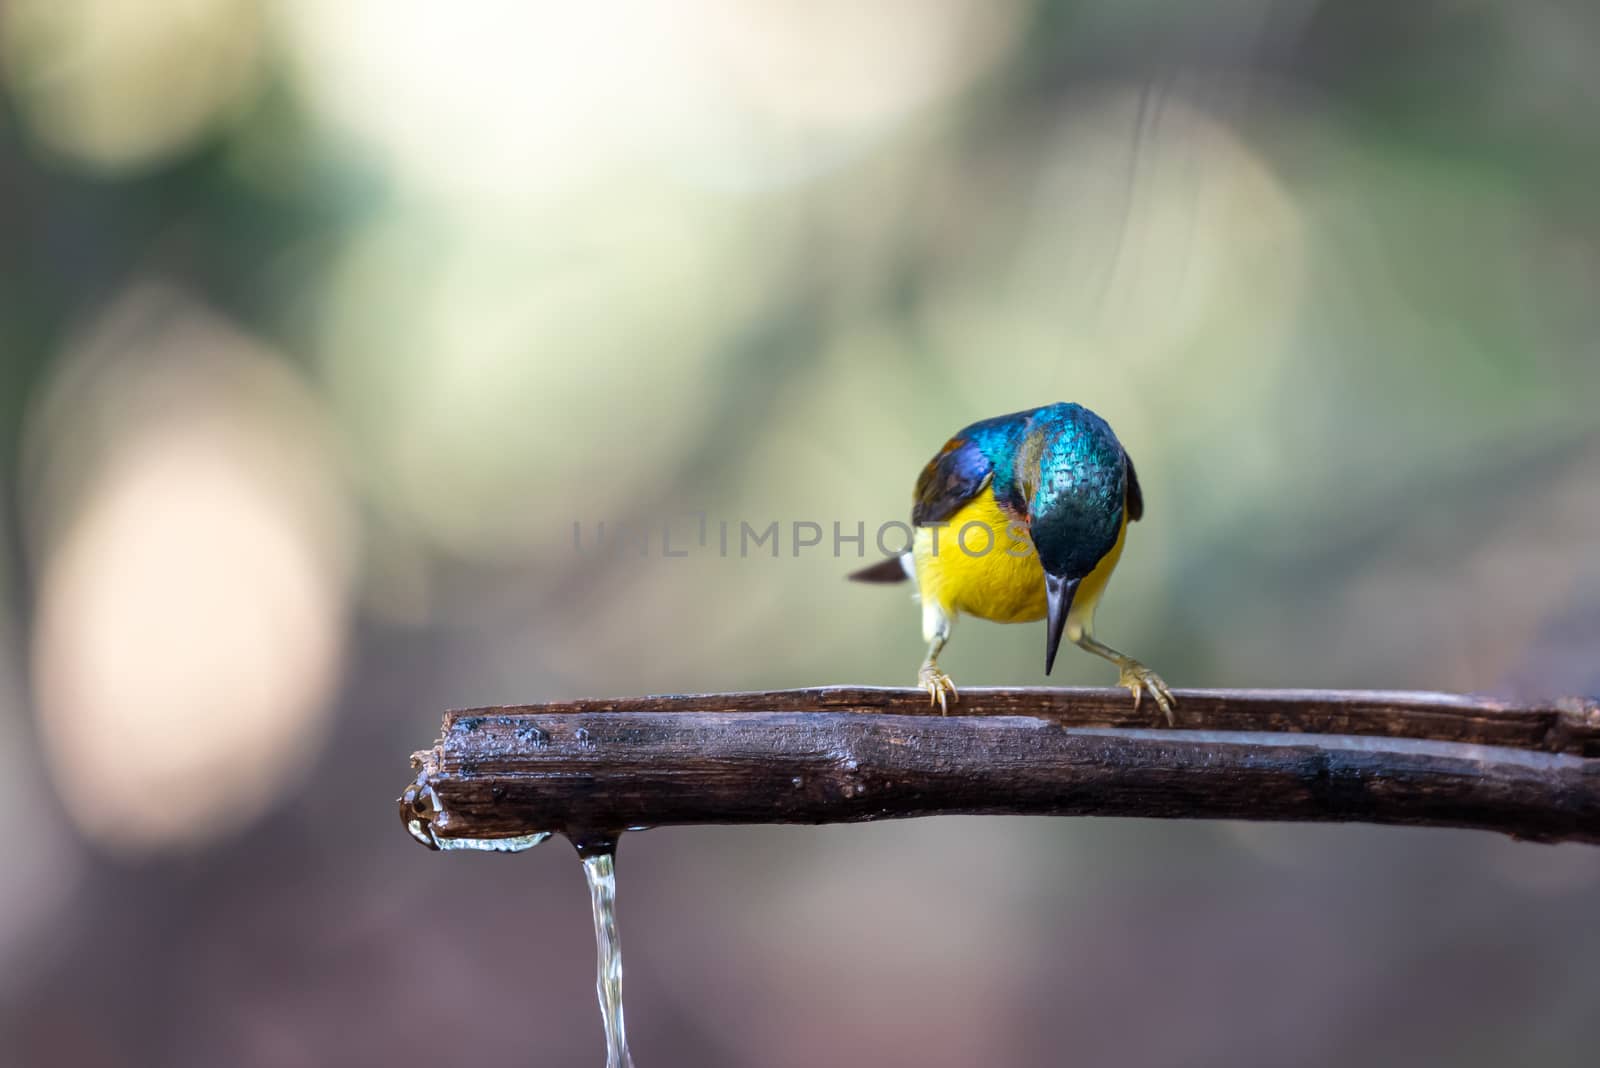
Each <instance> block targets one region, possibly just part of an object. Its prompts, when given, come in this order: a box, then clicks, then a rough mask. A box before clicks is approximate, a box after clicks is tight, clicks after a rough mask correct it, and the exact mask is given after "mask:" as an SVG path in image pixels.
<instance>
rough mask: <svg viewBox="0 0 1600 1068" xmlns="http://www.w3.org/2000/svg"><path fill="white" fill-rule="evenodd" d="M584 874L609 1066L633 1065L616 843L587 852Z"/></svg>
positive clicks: (583, 855) (625, 1067) (583, 854)
mask: <svg viewBox="0 0 1600 1068" xmlns="http://www.w3.org/2000/svg"><path fill="white" fill-rule="evenodd" d="M579 855H580V856H582V857H583V875H584V878H585V879H587V880H588V882H589V903H590V905H591V906H592V907H593V910H594V941H595V962H596V976H595V993H596V995H598V997H599V998H600V1021H601V1023H602V1024H603V1025H604V1027H605V1032H606V1068H633V1055H632V1054H631V1053H629V1052H628V1033H627V1029H626V1028H625V1027H624V1025H623V1020H622V943H621V942H620V941H619V940H618V938H617V870H616V852H615V846H612V848H611V849H608V850H605V851H597V852H586V851H584V850H582V849H580V850H579Z"/></svg>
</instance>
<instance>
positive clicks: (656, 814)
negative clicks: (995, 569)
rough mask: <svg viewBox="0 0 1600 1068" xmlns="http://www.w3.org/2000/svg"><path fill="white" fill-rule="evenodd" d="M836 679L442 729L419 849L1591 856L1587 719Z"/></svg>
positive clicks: (1395, 696)
mask: <svg viewBox="0 0 1600 1068" xmlns="http://www.w3.org/2000/svg"><path fill="white" fill-rule="evenodd" d="M952 712H953V714H952V715H950V716H940V715H939V714H938V710H937V708H932V709H930V707H929V705H928V699H927V695H926V694H925V693H923V692H922V691H918V690H891V689H868V688H846V687H831V688H825V689H813V690H787V691H774V692H767V693H738V694H709V695H700V696H671V697H642V698H625V699H619V700H612V701H593V700H591V701H578V702H567V703H556V704H545V705H524V706H514V707H500V708H483V709H472V710H468V711H461V712H451V713H447V714H446V716H445V718H444V725H443V731H442V737H441V739H440V741H439V742H438V743H437V744H436V745H435V746H434V747H433V748H432V749H429V750H424V751H423V752H420V753H417V754H415V755H414V756H413V758H412V762H413V765H414V766H415V767H416V768H417V769H418V775H417V778H416V780H415V782H414V783H413V784H412V785H410V786H408V787H407V789H406V792H405V796H404V797H402V798H401V802H400V815H401V819H402V821H403V822H405V823H406V824H407V825H408V827H410V829H411V831H412V833H413V835H415V836H416V837H417V838H418V839H419V840H420V841H422V842H423V843H424V844H427V845H430V846H434V847H437V846H438V845H439V844H440V843H441V841H443V842H446V843H451V842H454V843H460V842H463V841H482V840H503V839H509V838H515V837H520V836H526V835H530V834H535V833H540V832H555V833H562V834H565V835H567V836H568V837H570V838H572V839H573V840H574V841H577V842H580V843H582V842H584V841H605V840H607V839H609V838H613V837H614V836H615V835H617V834H619V833H621V832H622V831H624V830H626V829H628V828H632V827H639V826H652V827H654V826H665V825H673V824H697V823H812V824H816V823H841V822H855V821H861V820H873V819H896V818H904V817H912V816H930V815H938V814H945V813H993V814H1022V815H1062V816H1144V817H1157V818H1187V819H1247V820H1303V821H1327V822H1335V821H1359V822H1368V823H1383V824H1410V825H1419V826H1437V827H1470V828H1479V829H1484V830H1493V831H1500V832H1502V833H1505V834H1509V835H1512V836H1514V837H1518V838H1526V839H1535V840H1539V841H1563V840H1571V841H1583V842H1600V704H1597V703H1596V702H1595V701H1592V700H1587V699H1570V700H1563V701H1558V702H1553V703H1550V704H1544V705H1514V704H1508V703H1505V702H1500V701H1494V700H1490V699H1485V698H1471V697H1460V696H1454V695H1446V694H1418V693H1380V692H1346V691H1310V690H1307V691H1301V690H1280V691H1269V690H1256V691H1246V690H1191V691H1180V692H1179V693H1178V726H1177V727H1176V728H1175V729H1169V728H1167V727H1166V724H1165V721H1164V720H1163V719H1161V718H1160V713H1159V711H1158V710H1156V709H1155V708H1154V706H1153V704H1152V703H1151V702H1148V701H1146V702H1145V704H1144V706H1143V707H1142V708H1140V709H1138V710H1135V709H1134V707H1133V703H1132V701H1131V700H1130V698H1129V696H1128V693H1127V691H1125V690H1074V689H990V690H969V691H963V692H962V694H961V699H960V702H959V704H958V705H956V706H954V708H953V709H952Z"/></svg>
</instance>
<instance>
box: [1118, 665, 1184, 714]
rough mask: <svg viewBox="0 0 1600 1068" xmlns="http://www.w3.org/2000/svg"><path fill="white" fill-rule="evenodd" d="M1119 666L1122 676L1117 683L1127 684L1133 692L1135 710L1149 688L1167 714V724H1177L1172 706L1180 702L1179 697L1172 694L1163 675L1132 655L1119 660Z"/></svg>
mask: <svg viewBox="0 0 1600 1068" xmlns="http://www.w3.org/2000/svg"><path fill="white" fill-rule="evenodd" d="M1118 667H1120V668H1121V669H1122V677H1121V678H1120V679H1118V680H1117V685H1119V686H1126V687H1127V688H1128V689H1129V690H1130V691H1131V692H1132V693H1133V709H1134V711H1135V712H1137V711H1138V710H1139V702H1140V699H1141V698H1143V696H1144V692H1145V691H1146V690H1149V691H1150V696H1151V697H1153V698H1155V702H1156V704H1157V705H1159V706H1161V711H1162V712H1163V713H1165V714H1166V717H1167V726H1169V727H1171V726H1175V725H1176V721H1175V720H1174V719H1173V717H1172V708H1173V706H1174V705H1176V704H1177V703H1178V699H1177V698H1175V697H1173V696H1172V688H1171V687H1169V686H1168V685H1167V684H1166V682H1165V681H1164V680H1163V679H1162V678H1161V676H1160V675H1157V674H1156V673H1155V672H1154V671H1151V670H1150V669H1149V668H1147V667H1145V666H1144V665H1143V664H1141V663H1139V661H1137V660H1135V659H1133V658H1132V657H1129V658H1127V659H1126V660H1122V661H1119V663H1118Z"/></svg>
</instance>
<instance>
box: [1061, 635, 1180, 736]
mask: <svg viewBox="0 0 1600 1068" xmlns="http://www.w3.org/2000/svg"><path fill="white" fill-rule="evenodd" d="M1067 637H1069V638H1071V639H1072V641H1073V644H1075V645H1076V646H1077V647H1078V648H1080V649H1082V650H1084V651H1085V652H1089V653H1093V654H1094V655H1095V656H1101V657H1105V658H1106V659H1107V660H1109V661H1111V662H1112V663H1113V664H1115V665H1117V670H1118V671H1119V672H1121V673H1122V674H1121V677H1120V678H1118V680H1117V685H1119V686H1126V687H1127V688H1128V689H1129V690H1130V691H1132V693H1133V707H1134V710H1135V711H1137V710H1138V708H1139V699H1140V698H1141V697H1142V696H1143V695H1144V691H1146V690H1149V691H1150V696H1151V697H1153V698H1155V702H1156V704H1157V705H1160V706H1161V711H1162V712H1163V713H1165V714H1166V717H1167V726H1169V727H1171V726H1174V725H1175V723H1176V720H1174V718H1173V715H1172V709H1173V706H1174V705H1176V704H1177V703H1178V701H1177V699H1176V698H1175V697H1173V696H1172V690H1171V689H1170V688H1169V687H1168V686H1167V684H1166V683H1165V682H1164V681H1163V680H1162V678H1161V676H1160V675H1157V674H1156V673H1155V672H1154V671H1151V670H1150V669H1149V668H1147V667H1145V666H1144V665H1143V664H1141V663H1139V661H1137V660H1135V659H1134V658H1133V657H1131V656H1129V655H1127V654H1126V653H1119V652H1118V651H1117V650H1115V649H1113V648H1111V646H1109V645H1105V644H1102V643H1101V642H1097V641H1095V640H1094V638H1093V637H1092V636H1091V635H1090V634H1089V631H1088V630H1087V629H1082V630H1077V631H1073V630H1070V629H1069V630H1068V632H1067Z"/></svg>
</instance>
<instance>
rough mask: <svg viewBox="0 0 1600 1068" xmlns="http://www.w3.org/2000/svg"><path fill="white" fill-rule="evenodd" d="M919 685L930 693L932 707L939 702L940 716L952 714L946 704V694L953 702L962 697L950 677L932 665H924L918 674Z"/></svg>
mask: <svg viewBox="0 0 1600 1068" xmlns="http://www.w3.org/2000/svg"><path fill="white" fill-rule="evenodd" d="M917 685H918V686H919V687H921V688H922V689H924V690H927V691H928V703H929V704H930V705H931V704H933V703H935V702H938V705H939V714H940V715H949V714H950V707H949V705H948V704H946V703H945V696H946V694H948V695H949V698H950V700H952V701H960V700H961V695H960V694H959V693H957V692H956V684H955V683H954V682H952V681H951V679H950V676H949V675H946V674H945V673H944V672H942V671H940V670H939V669H938V668H937V667H935V666H934V665H932V664H924V665H922V670H921V671H919V672H917Z"/></svg>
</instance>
